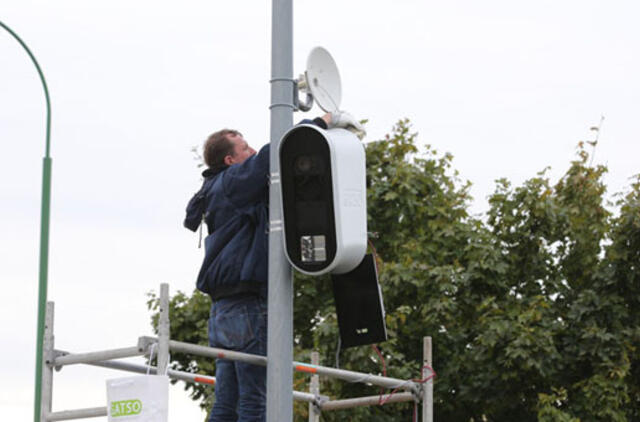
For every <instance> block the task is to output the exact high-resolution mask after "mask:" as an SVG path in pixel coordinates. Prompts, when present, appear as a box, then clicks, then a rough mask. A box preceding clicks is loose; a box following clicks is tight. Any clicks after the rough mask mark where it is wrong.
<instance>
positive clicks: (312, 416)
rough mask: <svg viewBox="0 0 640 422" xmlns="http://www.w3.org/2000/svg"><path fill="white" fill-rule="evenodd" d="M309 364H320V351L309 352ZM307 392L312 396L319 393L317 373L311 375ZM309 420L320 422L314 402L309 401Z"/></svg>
mask: <svg viewBox="0 0 640 422" xmlns="http://www.w3.org/2000/svg"><path fill="white" fill-rule="evenodd" d="M311 364H312V365H320V353H318V352H311ZM309 392H310V393H311V394H313V395H314V396H318V395H320V377H319V376H318V374H314V375H312V376H311V386H310V387H309ZM309 422H320V413H319V411H318V409H316V406H315V405H314V403H309Z"/></svg>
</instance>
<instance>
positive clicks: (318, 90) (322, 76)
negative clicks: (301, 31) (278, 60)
mask: <svg viewBox="0 0 640 422" xmlns="http://www.w3.org/2000/svg"><path fill="white" fill-rule="evenodd" d="M296 86H297V89H298V90H299V91H301V92H304V93H305V94H306V100H305V102H304V103H302V102H300V100H299V99H298V94H296V100H297V106H298V108H299V109H300V110H302V111H309V110H311V107H312V106H313V101H314V100H315V102H316V103H317V104H318V106H320V108H321V109H323V110H324V111H326V112H327V113H331V112H334V111H338V110H339V109H340V102H341V101H342V84H341V83H340V72H338V66H337V65H336V62H335V61H334V60H333V57H331V54H329V52H328V51H327V50H326V49H324V48H323V47H315V48H314V49H313V50H311V53H309V57H307V70H306V71H305V72H304V73H303V74H302V75H300V78H299V79H298V81H297V84H296Z"/></svg>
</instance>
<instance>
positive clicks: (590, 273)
mask: <svg viewBox="0 0 640 422" xmlns="http://www.w3.org/2000/svg"><path fill="white" fill-rule="evenodd" d="M589 145H591V146H594V147H595V145H594V144H593V143H590V144H589ZM586 148H587V146H585V144H583V143H580V144H579V145H578V152H577V158H576V160H574V161H573V162H571V164H570V167H569V169H568V170H567V172H566V174H565V175H564V176H563V177H562V178H560V180H558V181H557V182H555V183H553V182H552V181H550V180H549V178H548V176H547V175H546V170H543V171H542V172H540V173H539V174H537V175H536V176H535V177H533V178H531V179H529V180H527V181H525V182H524V183H523V184H522V185H521V186H517V187H513V186H512V185H511V183H510V182H509V181H507V180H504V179H502V180H499V181H497V186H496V190H495V192H494V193H493V195H492V196H491V197H490V199H489V205H490V209H489V211H488V212H487V214H486V216H484V219H479V218H478V217H474V216H471V215H469V213H468V211H467V209H468V206H469V203H470V201H471V198H470V196H469V193H468V189H469V186H470V185H469V183H468V182H467V183H463V182H462V181H461V180H459V178H458V175H457V173H456V172H455V171H454V170H453V169H452V166H451V164H452V157H451V155H449V154H444V155H439V154H438V153H437V151H435V150H434V149H433V148H431V147H430V146H428V145H427V146H425V147H418V144H417V134H415V133H413V132H412V131H411V127H410V124H409V122H408V121H407V120H401V121H400V122H398V124H397V125H396V126H395V127H394V128H393V131H392V133H391V134H390V135H388V136H387V137H386V138H385V139H383V140H380V141H378V142H374V143H369V144H368V145H367V189H368V213H369V215H368V219H369V221H368V224H369V230H370V231H371V232H375V233H377V237H376V238H375V239H373V241H374V244H375V247H376V248H377V253H378V264H379V272H380V283H381V287H382V290H383V295H384V301H385V308H386V312H387V319H386V322H387V327H388V331H389V340H388V341H387V342H385V343H383V344H381V345H380V349H381V351H382V353H383V355H384V357H385V360H386V364H387V368H388V375H389V376H392V377H396V378H402V379H409V378H416V377H418V376H419V371H420V368H421V361H422V356H421V351H422V347H421V345H422V338H423V336H425V335H430V336H432V338H433V347H434V351H433V356H434V367H435V369H436V371H437V372H438V377H437V379H436V382H435V392H434V400H435V414H436V415H437V419H438V420H443V421H447V420H451V421H471V420H474V421H478V420H488V421H494V420H495V421H503V420H517V421H534V420H539V421H567V422H569V421H570V422H575V421H591V420H602V421H635V420H640V352H639V351H640V312H639V311H640V268H639V263H640V177H638V178H636V179H635V180H634V181H633V183H632V184H631V186H630V189H629V191H628V192H627V193H626V194H625V195H618V196H617V200H616V202H615V203H612V204H611V203H607V201H606V200H605V193H606V188H605V186H604V184H603V182H602V177H603V175H604V174H605V172H606V170H607V169H606V167H604V166H591V165H590V163H589V154H588V152H587V150H586ZM610 210H614V211H613V212H612V211H610ZM294 283H295V311H294V327H295V333H294V334H295V339H294V340H295V344H294V347H295V349H294V351H295V355H296V359H297V360H300V361H309V360H310V359H309V355H310V352H311V350H317V351H319V352H320V355H321V362H322V364H324V365H328V366H334V365H335V354H336V345H337V338H338V331H337V324H336V314H335V308H334V305H333V298H332V292H331V284H330V282H329V281H328V280H327V279H326V278H313V277H303V276H300V275H299V274H296V276H295V281H294ZM154 303H156V302H154V300H153V298H152V300H151V301H150V304H151V305H152V306H153V304H154ZM208 308H209V301H208V298H206V297H204V296H203V295H201V294H199V293H194V294H193V295H192V296H190V297H189V296H186V295H184V294H182V293H179V294H177V295H176V296H174V297H173V299H172V302H171V335H172V337H173V338H174V339H178V340H181V341H189V342H192V343H198V344H207V339H206V331H207V330H206V323H207V317H208ZM172 358H173V363H172V365H173V367H174V368H177V369H181V370H187V371H192V372H203V373H209V374H211V373H213V369H214V368H213V362H210V361H208V360H205V359H194V358H193V357H189V356H181V355H176V356H172ZM339 361H340V366H341V367H342V368H346V369H353V370H357V371H361V372H371V373H380V372H381V362H379V360H378V357H377V354H376V353H375V352H373V351H372V350H371V348H369V347H357V348H351V349H347V350H342V351H341V352H340V355H339ZM294 382H295V388H296V389H298V390H305V389H306V388H307V387H306V386H307V385H308V378H307V376H304V375H301V374H296V376H295V378H294ZM186 388H187V389H188V390H189V391H190V394H191V396H192V397H193V398H194V399H196V400H202V399H203V398H204V397H209V394H210V393H211V389H210V388H208V387H201V386H197V385H187V387H186ZM321 392H322V394H325V395H329V396H330V397H332V398H348V397H356V396H363V395H376V394H379V391H378V390H377V389H376V388H373V387H370V386H366V385H360V384H349V383H344V382H340V381H334V380H330V379H322V384H321ZM387 393H388V392H387ZM204 403H205V406H208V405H209V404H208V402H204ZM306 412H307V406H306V404H304V405H303V404H296V407H295V414H296V420H300V421H303V420H306V417H307V416H306ZM412 414H413V405H412V404H389V405H385V406H382V407H380V406H375V407H367V408H356V409H351V410H344V411H336V412H325V413H324V414H323V416H322V419H323V420H326V421H338V420H341V419H348V420H352V421H407V420H411V417H412Z"/></svg>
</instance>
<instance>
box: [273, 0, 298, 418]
mask: <svg viewBox="0 0 640 422" xmlns="http://www.w3.org/2000/svg"><path fill="white" fill-rule="evenodd" d="M294 83H295V81H294V80H293V2H292V0H273V1H272V11H271V105H270V107H269V108H270V109H271V138H270V139H271V143H270V145H271V156H270V158H271V161H270V181H271V184H270V189H269V295H268V321H267V356H268V357H269V359H268V362H267V422H288V421H292V420H293V394H292V389H293V371H292V369H291V365H292V361H293V276H292V273H291V266H290V265H289V263H288V262H287V259H286V257H285V254H284V246H283V245H284V240H283V230H282V228H283V223H282V207H281V203H280V190H281V185H280V174H279V167H280V165H279V157H278V145H279V142H280V138H281V137H282V135H284V133H285V131H286V130H287V129H289V128H290V127H291V126H292V123H293V111H294V105H293V91H294Z"/></svg>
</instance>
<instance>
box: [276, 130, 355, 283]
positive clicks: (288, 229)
mask: <svg viewBox="0 0 640 422" xmlns="http://www.w3.org/2000/svg"><path fill="white" fill-rule="evenodd" d="M278 152H279V156H280V181H281V186H282V190H281V200H282V211H283V218H284V236H283V237H284V243H285V244H284V247H285V251H286V255H287V259H288V260H289V262H290V263H291V265H292V266H293V267H294V268H296V269H297V270H298V271H300V272H302V273H304V274H309V275H320V274H325V273H329V272H332V273H334V274H343V273H346V272H349V271H351V270H353V269H354V268H356V267H357V266H358V264H360V262H361V261H362V259H363V258H364V255H365V253H366V250H367V190H366V162H365V152H364V146H363V145H362V143H361V142H360V140H359V139H358V137H357V136H356V135H354V134H353V133H351V132H349V131H348V130H345V129H330V130H324V129H322V128H319V127H318V126H315V125H310V124H302V125H297V126H295V127H293V128H291V129H290V130H289V131H288V132H286V133H285V134H284V136H283V137H282V140H281V141H280V147H279V151H278Z"/></svg>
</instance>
